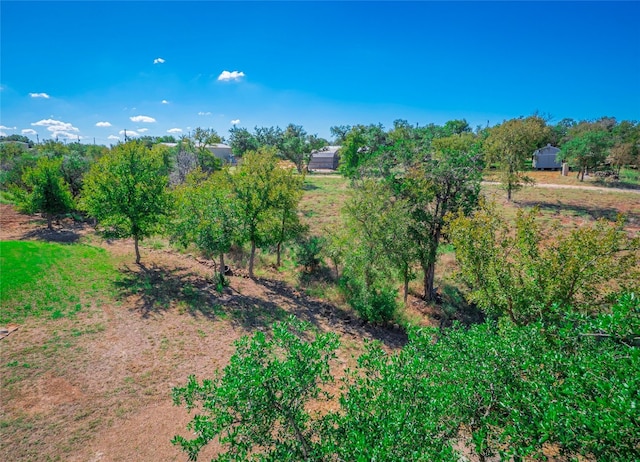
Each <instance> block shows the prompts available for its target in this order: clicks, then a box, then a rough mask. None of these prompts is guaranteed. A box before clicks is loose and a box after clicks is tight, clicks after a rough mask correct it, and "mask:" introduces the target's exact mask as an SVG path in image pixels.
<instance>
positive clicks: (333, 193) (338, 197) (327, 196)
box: [300, 175, 349, 236]
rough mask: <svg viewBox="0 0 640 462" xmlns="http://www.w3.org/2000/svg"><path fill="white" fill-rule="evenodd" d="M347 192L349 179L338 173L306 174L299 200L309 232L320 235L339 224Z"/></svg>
mask: <svg viewBox="0 0 640 462" xmlns="http://www.w3.org/2000/svg"><path fill="white" fill-rule="evenodd" d="M348 193H349V180H348V179H347V178H344V177H342V176H339V175H307V176H306V178H305V181H304V195H303V196H302V200H301V201H300V212H301V213H302V215H303V220H302V221H303V222H304V223H305V224H307V225H309V234H311V235H315V236H322V235H324V234H326V232H325V230H326V229H327V228H331V227H334V226H337V225H339V223H340V209H341V207H342V205H343V204H344V201H345V200H346V198H347V197H348Z"/></svg>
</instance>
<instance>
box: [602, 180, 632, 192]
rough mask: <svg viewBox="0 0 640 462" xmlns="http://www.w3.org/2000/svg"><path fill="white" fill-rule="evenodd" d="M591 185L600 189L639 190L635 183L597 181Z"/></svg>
mask: <svg viewBox="0 0 640 462" xmlns="http://www.w3.org/2000/svg"><path fill="white" fill-rule="evenodd" d="M593 184H594V185H597V186H599V187H601V188H611V189H632V190H638V189H640V185H637V184H635V183H630V182H627V181H607V180H601V179H598V180H594V181H593Z"/></svg>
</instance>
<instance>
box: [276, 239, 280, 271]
mask: <svg viewBox="0 0 640 462" xmlns="http://www.w3.org/2000/svg"><path fill="white" fill-rule="evenodd" d="M276 254H277V255H278V259H277V260H276V268H280V243H279V242H278V245H277V246H276Z"/></svg>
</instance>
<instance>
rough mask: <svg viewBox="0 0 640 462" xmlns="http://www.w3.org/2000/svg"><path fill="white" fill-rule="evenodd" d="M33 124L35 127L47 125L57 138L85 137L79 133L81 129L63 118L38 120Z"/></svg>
mask: <svg viewBox="0 0 640 462" xmlns="http://www.w3.org/2000/svg"><path fill="white" fill-rule="evenodd" d="M31 125H33V126H35V127H47V130H48V131H50V132H51V136H52V137H56V138H67V139H70V138H73V139H83V138H84V137H82V136H79V135H78V132H79V131H80V129H79V128H78V127H74V126H73V125H71V124H70V123H69V122H63V121H61V120H54V119H42V120H39V121H37V122H33V123H32V124H31Z"/></svg>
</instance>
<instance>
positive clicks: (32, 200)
mask: <svg viewBox="0 0 640 462" xmlns="http://www.w3.org/2000/svg"><path fill="white" fill-rule="evenodd" d="M61 168H62V159H49V158H46V157H41V158H40V159H38V162H37V163H36V166H35V167H34V168H28V169H27V170H26V171H25V173H24V175H23V178H22V181H23V183H24V185H25V186H26V191H25V194H23V195H22V197H21V198H20V208H21V209H22V210H23V211H25V212H26V213H35V212H41V213H42V214H44V215H45V216H46V217H47V227H48V228H49V230H53V224H52V221H53V217H54V216H56V215H60V214H63V213H67V212H70V211H71V210H72V209H73V205H74V204H73V198H72V196H71V191H70V189H69V185H68V184H67V183H66V182H65V181H64V178H63V176H62V171H61Z"/></svg>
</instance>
